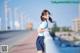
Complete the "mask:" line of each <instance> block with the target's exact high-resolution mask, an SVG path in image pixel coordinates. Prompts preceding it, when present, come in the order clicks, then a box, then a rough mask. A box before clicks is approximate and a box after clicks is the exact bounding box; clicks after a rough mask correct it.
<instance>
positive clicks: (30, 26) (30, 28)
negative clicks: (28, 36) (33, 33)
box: [27, 22, 33, 30]
mask: <svg viewBox="0 0 80 53" xmlns="http://www.w3.org/2000/svg"><path fill="white" fill-rule="evenodd" d="M32 28H33V23H32V22H28V24H27V29H29V30H32Z"/></svg>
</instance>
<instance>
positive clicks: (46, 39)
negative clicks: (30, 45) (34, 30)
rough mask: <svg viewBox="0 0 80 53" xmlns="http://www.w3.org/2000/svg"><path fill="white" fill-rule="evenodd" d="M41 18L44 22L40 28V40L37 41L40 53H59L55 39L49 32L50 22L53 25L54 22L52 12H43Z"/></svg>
mask: <svg viewBox="0 0 80 53" xmlns="http://www.w3.org/2000/svg"><path fill="white" fill-rule="evenodd" d="M40 18H41V21H42V22H41V24H40V26H39V28H38V38H37V41H36V46H37V50H38V53H57V51H56V46H55V44H54V42H53V38H52V37H51V36H50V34H49V32H48V20H49V21H50V22H51V23H52V22H53V21H52V18H51V17H50V12H49V11H48V10H46V9H45V10H43V12H42V14H41V17H40Z"/></svg>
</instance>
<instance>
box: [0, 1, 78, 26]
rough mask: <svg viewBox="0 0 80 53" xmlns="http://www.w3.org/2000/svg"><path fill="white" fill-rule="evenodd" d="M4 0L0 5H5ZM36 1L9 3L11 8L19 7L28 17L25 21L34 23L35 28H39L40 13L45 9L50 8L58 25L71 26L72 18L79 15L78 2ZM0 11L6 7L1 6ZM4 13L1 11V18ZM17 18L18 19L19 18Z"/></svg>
mask: <svg viewBox="0 0 80 53" xmlns="http://www.w3.org/2000/svg"><path fill="white" fill-rule="evenodd" d="M4 1H5V0H0V3H1V4H0V6H3V4H2V3H3V2H4ZM34 1H36V2H34ZM34 1H33V0H20V1H16V0H8V5H9V7H10V8H11V9H16V8H17V9H18V11H19V12H21V13H23V14H24V15H25V16H26V17H27V19H26V20H25V21H26V22H28V21H31V22H32V23H33V24H34V25H33V26H35V27H34V28H37V27H38V25H39V24H40V22H41V20H40V14H41V12H42V10H43V9H48V10H49V11H50V12H51V13H52V17H53V19H54V20H55V21H56V22H57V24H58V26H70V25H71V24H72V20H73V19H74V18H76V17H77V16H78V4H53V3H51V2H50V1H51V0H46V1H44V0H39V1H37V0H34ZM0 11H4V9H3V8H0ZM3 14H4V13H3V12H1V13H0V17H1V18H2V17H3V16H2V15H3ZM18 14H19V13H18ZM12 18H14V17H12ZM15 19H16V20H17V18H15ZM35 20H36V21H35ZM36 22H37V23H36Z"/></svg>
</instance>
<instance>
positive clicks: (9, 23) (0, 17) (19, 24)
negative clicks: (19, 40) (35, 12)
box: [0, 0, 27, 31]
mask: <svg viewBox="0 0 80 53" xmlns="http://www.w3.org/2000/svg"><path fill="white" fill-rule="evenodd" d="M0 2H1V3H0V31H9V30H24V29H25V24H26V21H27V20H26V16H25V15H24V13H23V12H22V11H20V10H19V9H18V8H15V7H12V6H11V5H10V3H9V0H0ZM11 7H12V8H11Z"/></svg>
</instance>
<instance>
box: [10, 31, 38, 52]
mask: <svg viewBox="0 0 80 53" xmlns="http://www.w3.org/2000/svg"><path fill="white" fill-rule="evenodd" d="M36 37H37V33H36V31H34V32H32V33H31V34H30V35H29V36H27V37H25V38H22V39H21V40H20V41H19V42H18V44H15V45H14V46H13V47H12V48H11V49H9V53H37V51H36V44H35V43H36Z"/></svg>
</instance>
